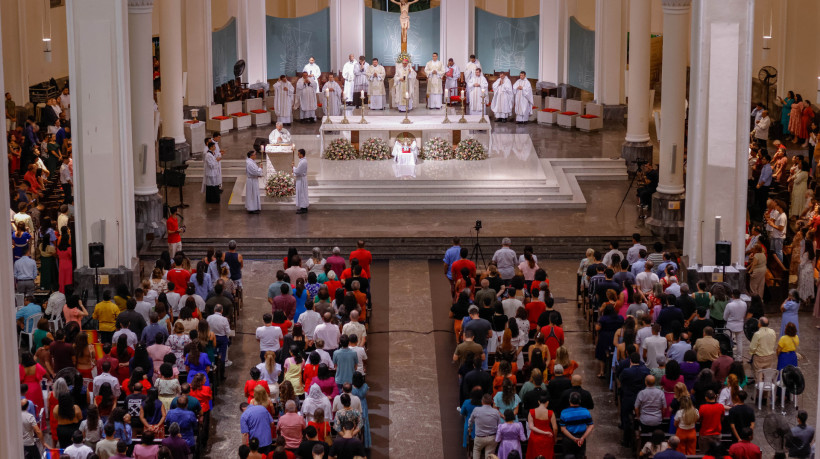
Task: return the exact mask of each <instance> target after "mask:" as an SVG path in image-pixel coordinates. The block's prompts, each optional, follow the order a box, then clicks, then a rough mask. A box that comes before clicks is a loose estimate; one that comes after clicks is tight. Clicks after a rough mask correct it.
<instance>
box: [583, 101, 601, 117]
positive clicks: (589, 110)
mask: <svg viewBox="0 0 820 459" xmlns="http://www.w3.org/2000/svg"><path fill="white" fill-rule="evenodd" d="M584 108H585V109H586V114H587V115H595V116H597V117H599V118H603V116H604V106H603V105H601V104H587V105H586V107H584Z"/></svg>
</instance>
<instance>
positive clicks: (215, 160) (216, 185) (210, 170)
mask: <svg viewBox="0 0 820 459" xmlns="http://www.w3.org/2000/svg"><path fill="white" fill-rule="evenodd" d="M215 147H216V144H214V143H213V141H211V142H208V151H206V152H205V156H204V158H203V163H204V164H203V165H204V168H203V177H202V188H201V189H200V192H201V193H205V202H207V203H209V204H218V203H219V201H220V197H221V196H220V195H221V193H222V165H221V161H222V158H221V157H217V156H216V150H215Z"/></svg>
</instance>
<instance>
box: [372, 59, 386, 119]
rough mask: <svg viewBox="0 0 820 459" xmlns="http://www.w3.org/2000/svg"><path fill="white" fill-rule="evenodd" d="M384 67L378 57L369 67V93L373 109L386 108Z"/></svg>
mask: <svg viewBox="0 0 820 459" xmlns="http://www.w3.org/2000/svg"><path fill="white" fill-rule="evenodd" d="M384 75H385V72H384V67H383V66H382V65H381V64H379V60H378V59H373V65H371V66H370V67H368V68H367V82H368V90H367V94H368V95H369V96H370V109H371V110H384V95H385V93H386V92H385V90H384Z"/></svg>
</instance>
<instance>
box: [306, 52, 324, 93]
mask: <svg viewBox="0 0 820 459" xmlns="http://www.w3.org/2000/svg"><path fill="white" fill-rule="evenodd" d="M302 71H303V72H307V73H308V75H310V78H311V79H313V81H316V82H317V83H316V92H319V83H318V82H319V77H320V76H321V75H322V71H321V69H319V66H318V65H316V59H314V58H313V56H310V59H309V60H308V63H307V65H305V68H303V69H302Z"/></svg>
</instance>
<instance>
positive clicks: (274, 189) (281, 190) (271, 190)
mask: <svg viewBox="0 0 820 459" xmlns="http://www.w3.org/2000/svg"><path fill="white" fill-rule="evenodd" d="M294 194H296V184H295V183H294V180H293V174H290V173H287V172H282V171H279V172H276V173H275V174H273V175H271V177H270V178H269V179H268V183H267V184H265V196H267V197H269V198H286V197H289V196H293V195H294Z"/></svg>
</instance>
